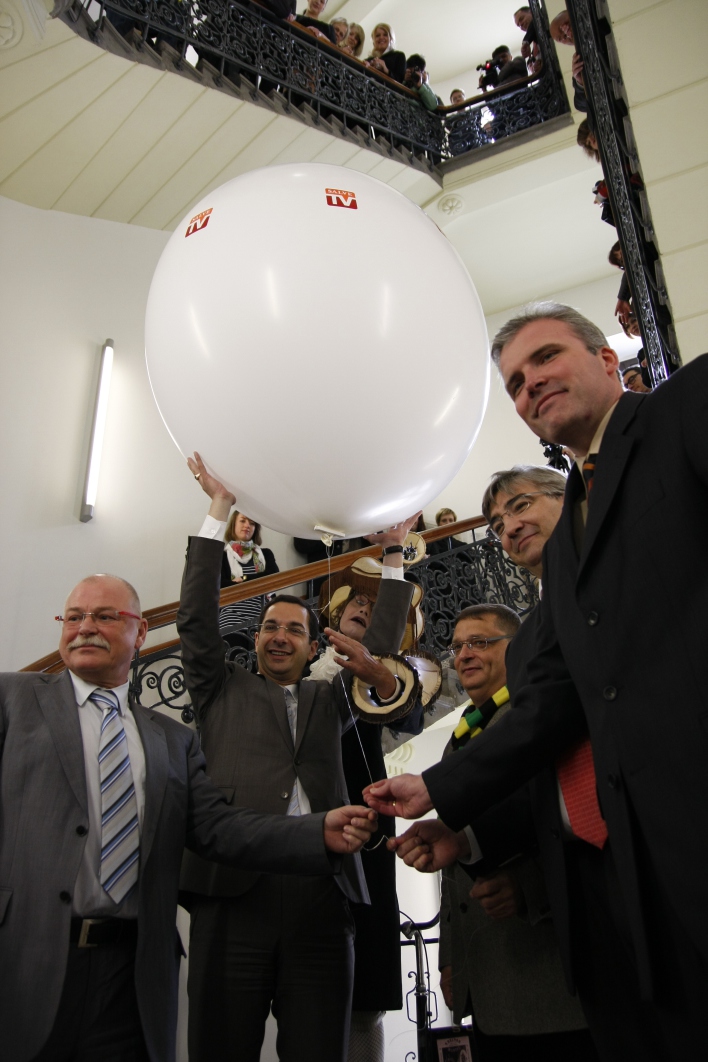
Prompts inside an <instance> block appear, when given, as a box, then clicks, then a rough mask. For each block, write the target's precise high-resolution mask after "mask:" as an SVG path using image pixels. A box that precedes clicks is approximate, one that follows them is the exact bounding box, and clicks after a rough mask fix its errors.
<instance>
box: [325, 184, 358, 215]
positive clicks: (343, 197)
mask: <svg viewBox="0 0 708 1062" xmlns="http://www.w3.org/2000/svg"><path fill="white" fill-rule="evenodd" d="M325 195H326V196H327V206H336V207H348V209H349V210H358V207H357V205H356V192H345V191H343V189H341V188H325Z"/></svg>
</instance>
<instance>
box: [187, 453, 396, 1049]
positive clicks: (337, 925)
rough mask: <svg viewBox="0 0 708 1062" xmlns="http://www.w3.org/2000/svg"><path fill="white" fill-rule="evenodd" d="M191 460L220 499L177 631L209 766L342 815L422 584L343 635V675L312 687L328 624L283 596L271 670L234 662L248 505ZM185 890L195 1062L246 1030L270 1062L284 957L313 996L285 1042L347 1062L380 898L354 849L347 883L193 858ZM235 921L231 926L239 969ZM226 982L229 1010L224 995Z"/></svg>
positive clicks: (284, 1031) (248, 800) (391, 584)
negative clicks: (359, 738)
mask: <svg viewBox="0 0 708 1062" xmlns="http://www.w3.org/2000/svg"><path fill="white" fill-rule="evenodd" d="M189 468H190V471H191V473H192V475H194V476H195V477H197V478H198V482H199V484H200V486H201V487H202V489H203V490H204V492H205V493H206V494H207V495H208V497H209V498H210V506H209V518H208V521H207V523H206V524H205V527H204V528H203V529H202V532H201V534H200V535H199V536H197V537H194V538H191V539H190V541H189V546H188V551H187V563H186V567H185V573H184V580H183V584H182V594H181V601H180V608H179V613H178V617H177V627H178V631H179V634H180V640H181V645H182V662H183V665H184V670H185V677H186V682H187V687H188V689H189V692H190V695H191V698H192V703H193V705H194V708H195V711H196V713H197V718H198V720H199V723H200V726H201V741H202V748H203V751H204V754H205V756H206V759H207V767H208V770H209V772H210V774H211V776H212V778H213V780H214V782H215V783H216V784H217V785H218V786H221V787H223V788H225V789H227V790H228V792H229V793H230V794H231V799H232V800H233V803H235V804H237V805H243V806H246V807H252V808H254V809H264V810H265V809H268V810H269V811H273V812H278V811H280V813H281V814H289V815H299V814H302V813H304V812H307V811H309V810H323V811H324V810H329V809H330V808H333V807H336V806H337V805H339V804H341V803H342V800H343V796H344V794H345V793H346V785H345V780H344V777H343V773H342V760H341V748H340V742H341V736H342V732H343V731H344V730H346V729H347V728H348V727H350V726H351V725H352V723H353V722H354V715H353V711H352V683H353V681H354V679H355V678H356V680H358V681H360V682H361V683H363V685H364V686H365V687H366V688H367V689H368V688H370V687H374V688H375V691H376V698H377V699H378V701H379V703H383V704H384V706H385V707H388V706H389V705H388V702H389V700H390V699H392V700H393V701H395V700H396V698H397V683H396V680H395V678H394V675H393V674H392V673H391V671H390V670H389V669H388V668H386V667H385V666H384V665H383V664H382V663H381V661H380V660H378V659H376V657H375V656H374V655H372V654H373V653H385V652H387V651H388V652H393V651H396V650H398V648H399V646H400V644H401V639H402V637H403V635H404V631H405V627H406V620H407V618H408V611H409V605H410V600H411V596H412V594H413V589H414V588H413V585H412V584H411V583H408V582H405V581H404V580H402V579H395V578H391V579H386V580H385V581H383V582H382V590H381V593H380V595H379V600H378V602H377V608H376V609H375V612H374V614H372V616H371V624H370V626H369V628H368V629H367V631H366V635H365V637H364V638H363V639H362V640H361V641H359V640H357V639H352V638H349V637H348V636H347V635H346V634H344V633H341V632H340V633H337V632H335V631H332V632H331V634H332V641H333V643H334V644H335V647H336V649H337V651H338V652H339V653H340V654H344V655H345V656H346V659H344V657H343V656H340V662H341V666H342V668H343V671H342V672H341V677H340V678H339V679H338V680H337V681H334V682H331V683H330V682H322V681H314V682H302V681H301V680H302V677H303V671H304V670H305V668H306V665H307V664H308V662H309V661H311V660H312V659H313V658H314V656H315V655H316V653H317V650H318V641H317V637H318V624H317V620H316V618H315V616H314V613H313V612H312V611H311V610H310V609H309V608H308V606H307V605H305V603H304V602H303V601H302V600H301V599H300V598H297V597H292V596H289V595H278V596H276V597H275V598H274V599H273V600H272V601H271V602H269V603H268V604H267V605H266V606H265V607H264V610H263V612H262V615H261V623H260V625H259V630H258V633H257V635H256V654H257V660H258V672H259V673H258V674H257V675H255V674H253V673H251V672H249V671H247V670H246V669H245V668H243V667H241V666H240V665H237V664H233V663H231V662H229V661H227V660H226V659H225V657H224V645H223V642H222V640H221V637H220V636H219V630H218V594H219V585H218V571H219V566H220V563H221V551H222V549H223V543H222V542H221V533H222V529H223V523H224V521H225V519H226V518H227V516H228V513H229V509H230V508H231V506H232V505H233V504H234V503H235V500H236V499H235V496H234V494H233V493H232V492H231V491H230V490H228V489H227V488H226V487H225V486H224V485H223V484H222V483H221V481H220V480H219V479H217V477H215V476H213V475H212V474H211V473H210V472H209V470H208V469H207V467H206V465H205V463H204V462H203V461H202V459H201V457H200V456H199V455H198V454H195V455H194V458H193V459H190V460H189ZM407 527H408V525H407V523H404V524H402V525H401V526H399V527H397V528H394V529H392V530H391V531H389V532H386V533H385V534H384V535H383V536H382V537H381V538H380V539H379V540H380V541H382V542H384V543H388V545H389V546H392V547H394V548H395V547H400V545H401V542H400V541H399V540H401V539H402V538H403V537H405V533H406V532H407ZM400 558H401V553H400V549H396V551H395V552H394V553H392V554H391V555H390V557H387V558H386V559H387V560H388V561H389V564H388V565H387V568H391V569H392V570H393V567H394V566H397V565H400V563H401V560H400ZM391 707H393V704H392V705H391ZM181 886H182V889H183V890H184V901H185V903H187V904H188V905H189V907H190V910H191V912H192V915H193V919H192V935H191V943H190V968H189V992H190V1017H189V1021H190V1033H189V1039H190V1057H191V1058H193V1060H195V1062H201V1060H202V1059H205V1060H206V1059H211V1058H216V1057H224V1056H225V1055H226V1054H228V1052H229V1043H230V1038H231V1035H232V1029H233V1028H234V1024H236V1025H237V1026H238V1028H239V1047H240V1050H242V1053H243V1056H244V1059H249V1060H250V1059H254V1060H255V1059H257V1057H258V1050H259V1049H260V1044H261V1042H262V1037H263V1023H264V1021H265V1015H266V1014H267V1011H268V1007H269V1006H270V1003H271V1002H272V998H271V987H270V986H271V985H272V984H274V983H276V982H277V980H278V978H279V976H280V971H281V967H282V965H283V964H287V965H288V968H289V969H290V970H293V969H294V970H295V971H296V974H295V982H296V983H297V984H303V985H304V984H307V985H308V990H307V992H303V994H300V992H299V989H298V988H297V987H295V986H293V987H291V988H290V989H289V990H288V993H287V996H288V998H287V1000H285V1001H284V1002H283V1001H281V1004H280V1005H279V1006H278V1018H279V1037H282V1038H284V1039H285V1041H286V1042H287V1041H290V1040H299V1041H302V1042H304V1041H305V1040H306V1041H307V1042H308V1045H309V1048H310V1049H311V1050H312V1054H313V1057H321V1058H330V1057H339V1056H340V1055H341V1054H342V1051H343V1047H344V1045H343V1040H344V1033H345V1029H346V1028H347V1025H348V1021H347V1014H348V1010H349V1007H350V1005H351V966H352V959H351V950H352V930H351V920H350V915H349V912H348V910H347V902H346V901H347V899H351V900H354V901H356V902H359V903H362V902H363V903H367V902H368V892H367V887H366V881H365V879H364V876H363V872H362V868H361V861H360V857H359V856H344V858H343V860H342V872H341V874H339V875H337V876H336V878H335V879H334V881H331V882H324V881H322V880H318V879H311V880H310V881H309V882H305V883H299V884H298V885H297V886H296V887H295V888H294V887H293V885H292V882H286V881H285V880H284V879H283V878H282V877H281V876H280V875H260V876H257V875H254V874H241V873H238V872H226V873H225V872H224V871H223V869H222V868H220V867H218V866H216V865H215V864H211V863H208V862H206V861H205V860H202V859H199V858H198V857H195V856H191V855H189V856H187V857H186V858H185V862H184V866H183V874H182V882H181ZM197 912H198V913H199V917H196V918H195V917H194V915H195V914H196V913H197ZM274 912H277V915H274ZM308 912H316V917H314V918H313V917H311V916H310V914H309V913H308ZM223 925H227V926H228V931H227V933H228V942H229V947H228V949H227V951H228V954H229V961H228V963H226V960H225V959H224V958H223V955H224V946H223V929H222V928H220V927H223ZM254 952H256V953H257V954H258V961H259V962H260V963H262V964H263V967H264V968H265V969H266V970H268V971H269V972H268V975H267V976H266V977H265V978H264V983H263V984H262V985H260V986H255V987H254V984H253V978H252V976H251V973H250V972H249V971H250V967H249V965H248V963H246V962H245V961H244V962H241V961H240V960H239V956H240V955H241V954H243V956H246V955H249V956H253V954H254ZM234 957H235V961H234ZM217 985H218V986H219V998H221V999H223V1000H224V1004H223V1007H222V1006H215V1005H214V1003H213V999H214V995H215V989H216V986H217ZM313 1038H314V1039H313Z"/></svg>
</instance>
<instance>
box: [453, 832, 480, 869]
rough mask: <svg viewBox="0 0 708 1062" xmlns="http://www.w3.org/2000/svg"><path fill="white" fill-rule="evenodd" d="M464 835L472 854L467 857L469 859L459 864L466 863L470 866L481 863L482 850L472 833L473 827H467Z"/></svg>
mask: <svg viewBox="0 0 708 1062" xmlns="http://www.w3.org/2000/svg"><path fill="white" fill-rule="evenodd" d="M464 833H465V837H466V838H467V843H468V844H469V846H470V854H469V855H468V856H467V859H459V860H458V862H459V863H464V864H465V865H467V866H469V865H470V864H471V863H479V861H480V859H481V858H482V849H481V848H480V847H479V842H478V841H477V838H476V837H475V835H474V833H473V832H472V827H471V826H465V830H464Z"/></svg>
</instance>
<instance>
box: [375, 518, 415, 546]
mask: <svg viewBox="0 0 708 1062" xmlns="http://www.w3.org/2000/svg"><path fill="white" fill-rule="evenodd" d="M422 512H423V510H422V509H419V510H418V512H417V513H413V516H409V517H408V519H407V520H401V522H400V524H394V525H393V527H389V528H388V530H387V531H379V532H378V533H377V534H375V535H366V541H367V542H372V543H374V544H377V545H380V546H382V547H383V548H385V547H386V546H402V545H403V543H404V542H405V541H406V535H407V534H408V532H409V531H410V529H411V528H412V527H414V526H415V525H416V524H417V523H418V517H419V516H421V515H422Z"/></svg>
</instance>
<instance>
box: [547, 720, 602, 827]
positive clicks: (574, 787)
mask: <svg viewBox="0 0 708 1062" xmlns="http://www.w3.org/2000/svg"><path fill="white" fill-rule="evenodd" d="M556 771H557V774H558V781H559V782H560V787H561V792H562V793H563V800H564V801H565V807H566V810H567V812H568V818H569V819H570V827H571V829H572V831H573V833H574V834H575V836H576V837H579V838H580V840H581V841H587V842H588V844H594V845H595V847H596V848H604V847H605V842H606V841H607V826H606V825H605V820H604V819H603V817H602V812H601V811H600V805H599V804H598V802H597V783H596V780H595V764H594V763H593V759H592V748H591V746H590V738H585V740H584V741H581V742H580V744H579V745H575V747H574V748H572V749H569V750H568V751H567V752H565V753H564V754H563V755H562V756H561V757H560V759H559V760H558V762H557V763H556Z"/></svg>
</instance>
